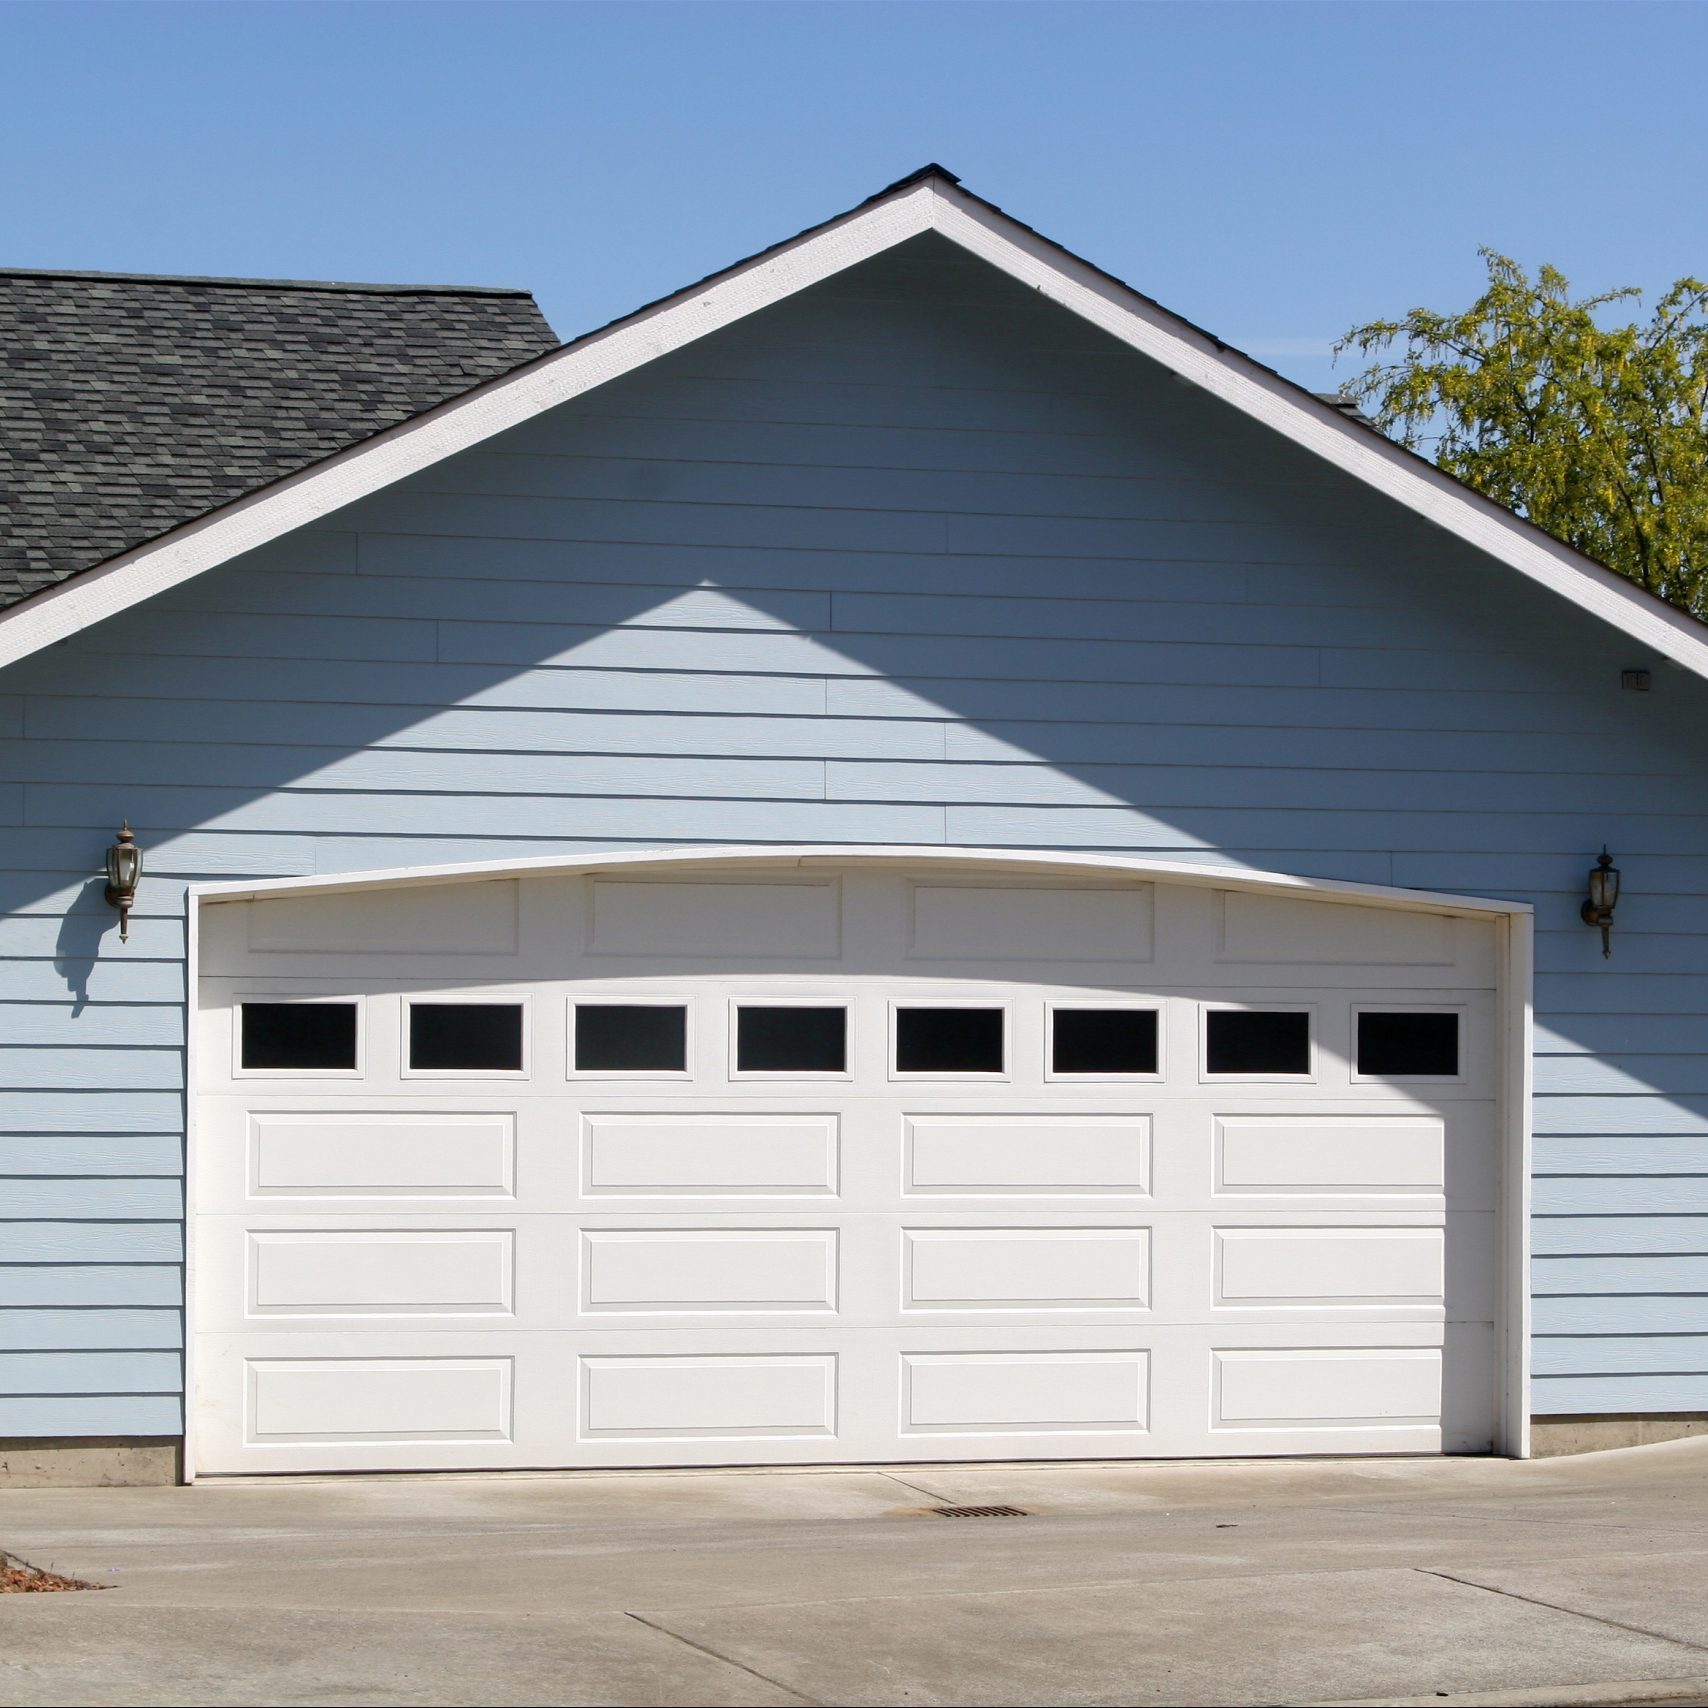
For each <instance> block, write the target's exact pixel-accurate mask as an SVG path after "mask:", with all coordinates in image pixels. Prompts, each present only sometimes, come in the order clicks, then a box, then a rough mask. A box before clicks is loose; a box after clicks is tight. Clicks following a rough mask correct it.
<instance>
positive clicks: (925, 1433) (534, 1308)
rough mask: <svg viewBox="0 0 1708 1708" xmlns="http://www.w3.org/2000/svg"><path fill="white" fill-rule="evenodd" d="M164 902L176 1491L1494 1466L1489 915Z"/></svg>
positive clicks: (1109, 907)
mask: <svg viewBox="0 0 1708 1708" xmlns="http://www.w3.org/2000/svg"><path fill="white" fill-rule="evenodd" d="M192 905H193V906H194V907H196V908H197V909H198V920H197V926H198V931H197V936H198V954H197V969H196V972H197V1002H196V1019H195V1031H194V1039H195V1044H194V1076H195V1098H194V1102H195V1117H194V1131H193V1143H192V1150H193V1157H192V1221H193V1229H192V1239H193V1252H194V1274H193V1293H192V1313H193V1329H192V1348H191V1354H192V1365H193V1396H194V1397H193V1413H194V1420H193V1446H192V1463H193V1464H194V1466H195V1467H196V1468H197V1469H198V1470H199V1471H200V1472H202V1473H204V1474H218V1473H253V1472H257V1471H327V1470H379V1469H385V1470H406V1469H443V1468H475V1467H478V1468H505V1467H516V1468H521V1467H561V1466H624V1465H711V1464H741V1463H836V1462H848V1463H860V1462H881V1461H891V1462H895V1461H916V1462H917V1461H923V1460H970V1459H1017V1458H1045V1459H1047V1458H1092V1457H1105V1458H1134V1457H1174V1456H1206V1455H1262V1454H1300V1453H1396V1452H1408V1453H1409V1452H1437V1451H1446V1452H1483V1451H1489V1450H1491V1449H1497V1448H1498V1449H1503V1450H1506V1451H1521V1450H1522V1442H1521V1439H1519V1438H1517V1436H1516V1434H1515V1431H1516V1428H1517V1420H1516V1419H1515V1417H1514V1415H1513V1413H1514V1404H1513V1397H1514V1393H1515V1391H1516V1392H1518V1393H1520V1394H1521V1381H1522V1376H1521V1372H1520V1373H1519V1382H1518V1383H1517V1384H1515V1383H1514V1381H1513V1379H1512V1377H1513V1363H1514V1357H1515V1354H1516V1353H1517V1352H1518V1350H1519V1349H1518V1348H1517V1347H1515V1345H1514V1333H1513V1324H1512V1322H1511V1320H1510V1319H1511V1315H1512V1312H1513V1308H1514V1307H1513V1302H1512V1291H1511V1288H1510V1286H1509V1285H1507V1284H1505V1282H1503V1277H1510V1274H1511V1272H1512V1268H1513V1264H1514V1260H1515V1259H1516V1260H1518V1261H1519V1262H1521V1261H1522V1255H1523V1254H1522V1250H1521V1249H1515V1246H1514V1241H1515V1240H1519V1241H1521V1235H1520V1234H1518V1233H1517V1232H1516V1231H1515V1228H1514V1224H1515V1222H1516V1225H1517V1226H1518V1227H1521V1225H1522V1216H1521V1214H1520V1215H1519V1216H1518V1217H1516V1218H1515V1217H1514V1216H1513V1215H1512V1214H1511V1213H1510V1212H1511V1211H1512V1210H1513V1209H1514V1206H1511V1205H1508V1206H1506V1211H1507V1212H1508V1213H1507V1214H1505V1215H1504V1217H1503V1206H1502V1203H1501V1199H1500V1181H1501V1178H1502V1174H1503V1167H1502V1162H1503V1146H1504V1147H1505V1155H1506V1157H1507V1159H1508V1169H1509V1172H1510V1160H1511V1156H1512V1135H1513V1133H1514V1124H1513V1115H1514V1113H1515V1110H1514V1108H1513V1103H1514V1099H1515V1098H1520V1099H1521V1091H1520V1090H1519V1089H1518V1088H1517V1087H1516V1086H1515V1083H1514V1076H1513V1070H1512V1068H1511V1065H1510V1064H1511V1062H1512V1061H1513V1059H1514V1038H1513V1029H1514V1026H1515V1025H1518V1027H1519V1031H1520V1033H1521V1032H1522V1026H1521V1023H1520V1022H1519V1021H1517V1020H1515V1018H1514V1016H1515V1014H1519V1013H1521V1012H1522V1010H1521V1007H1520V1006H1519V1005H1520V1004H1521V1002H1522V993H1521V992H1515V991H1513V990H1511V989H1510V988H1508V986H1509V985H1510V982H1511V980H1512V979H1513V976H1514V975H1513V973H1512V971H1511V962H1512V959H1513V957H1512V952H1511V941H1510V939H1511V937H1512V935H1513V933H1514V931H1515V929H1516V928H1515V927H1514V925H1513V924H1512V921H1511V915H1510V911H1508V910H1502V909H1500V908H1498V907H1495V906H1493V905H1492V904H1477V903H1473V902H1457V903H1455V902H1450V901H1448V900H1447V899H1446V898H1439V899H1437V898H1427V899H1426V898H1416V897H1409V896H1401V895H1400V894H1399V893H1398V892H1393V893H1390V894H1382V893H1379V892H1372V891H1359V892H1348V891H1343V892H1328V891H1324V890H1318V889H1310V888H1305V887H1302V886H1297V885H1291V886H1289V885H1288V884H1287V883H1286V881H1285V880H1266V879H1261V878H1246V877H1243V876H1239V875H1235V874H1230V873H1226V872H1221V873H1210V872H1203V871H1197V872H1192V871H1183V870H1181V869H1178V868H1175V869H1167V868H1164V869H1158V870H1152V871H1143V870H1139V869H1136V863H1115V862H1109V863H1097V862H1070V861H1036V862H1014V861H1001V860H995V859H977V858H972V857H966V856H962V857H941V856H939V857H936V858H929V859H928V858H926V857H925V856H923V855H919V856H913V857H910V856H904V855H895V854H890V855H886V856H882V857H874V856H870V855H865V854H860V853H855V852H846V853H826V854H824V855H822V856H819V857H817V858H811V859H803V858H801V857H799V856H793V857H790V858H787V859H781V858H779V857H778V856H776V855H775V854H774V853H773V854H770V855H765V856H754V857H749V858H734V857H729V856H724V857H721V858H719V857H712V858H700V859H693V860H687V859H683V858H681V857H680V856H677V857H675V858H673V859H670V860H663V859H652V860H636V859H634V858H632V857H630V858H626V859H615V860H611V861H607V862H593V863H589V864H585V865H579V866H575V867H569V866H565V867H561V868H553V867H549V866H543V865H540V864H537V863H536V864H533V865H530V866H528V867H523V868H518V869H514V870H511V871H508V872H482V873H474V874H465V875H457V876H449V877H440V878H438V879H436V880H435V881H430V882H424V881H421V878H420V876H419V875H413V876H411V877H409V878H407V879H399V880H394V881H390V882H365V883H350V884H346V885H341V886H329V885H323V884H313V883H310V884H307V885H303V884H294V885H280V886H277V887H276V888H273V889H252V890H248V891H244V892H240V893H224V894H221V893H204V894H202V895H201V896H200V897H198V898H196V899H195V900H194V901H193V902H192ZM1503 969H1504V970H1503ZM1518 1043H1519V1044H1520V1046H1521V1044H1522V1039H1521V1037H1520V1039H1519V1040H1518ZM1517 1132H1518V1134H1519V1137H1520V1140H1521V1134H1522V1127H1521V1125H1520V1126H1519V1128H1518V1129H1517ZM1516 1208H1518V1209H1519V1210H1520V1211H1521V1209H1522V1206H1517V1207H1516Z"/></svg>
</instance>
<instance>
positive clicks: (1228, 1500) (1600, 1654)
mask: <svg viewBox="0 0 1708 1708" xmlns="http://www.w3.org/2000/svg"><path fill="white" fill-rule="evenodd" d="M994 1503H1000V1504H1005V1505H1014V1506H1019V1507H1021V1508H1023V1509H1024V1510H1025V1511H1026V1513H1027V1514H1028V1515H1029V1516H1026V1517H1023V1518H966V1519H960V1518H957V1519H949V1518H942V1517H938V1516H936V1515H935V1514H933V1513H931V1512H930V1511H929V1510H928V1509H929V1508H931V1507H933V1506H937V1505H943V1504H994ZM0 1546H4V1547H5V1548H7V1549H10V1550H11V1551H12V1552H14V1553H16V1554H19V1555H21V1556H22V1557H23V1558H25V1559H27V1560H30V1561H32V1562H34V1563H35V1564H37V1565H41V1566H51V1567H53V1568H55V1569H57V1570H60V1571H63V1572H68V1573H71V1574H73V1575H76V1576H79V1577H87V1578H90V1579H93V1580H95V1581H97V1582H101V1583H110V1584H113V1585H115V1586H117V1587H116V1588H114V1589H112V1590H109V1591H107V1592H105V1593H102V1594H65V1595H11V1596H4V1597H0V1701H5V1702H8V1703H17V1704H34V1703H225V1702H229V1703H393V1702H419V1703H489V1702H502V1703H706V1704H712V1703H756V1704H768V1703H794V1702H816V1703H1096V1702H1109V1703H1153V1702H1154V1703H1177V1702H1203V1703H1224V1702H1228V1703H1233V1702H1258V1703H1271V1702H1346V1701H1368V1700H1376V1701H1387V1702H1393V1701H1405V1700H1408V1699H1414V1698H1415V1699H1420V1700H1423V1701H1427V1702H1430V1703H1432V1704H1434V1703H1439V1702H1441V1701H1442V1700H1443V1699H1444V1698H1445V1699H1446V1700H1448V1701H1453V1700H1455V1699H1456V1700H1459V1701H1485V1702H1487V1701H1501V1702H1510V1701H1525V1702H1528V1701H1542V1702H1586V1703H1587V1702H1651V1701H1674V1702H1677V1701H1695V1702H1702V1701H1708V1440H1695V1441H1683V1442H1675V1443H1669V1444H1667V1445H1665V1446H1657V1447H1642V1448H1634V1449H1631V1450H1629V1451H1625V1452H1617V1453H1602V1454H1594V1455H1589V1456H1586V1457H1584V1458H1579V1459H1553V1460H1545V1461H1541V1462H1535V1463H1531V1464H1528V1465H1514V1464H1508V1463H1504V1462H1500V1461H1492V1460H1470V1459H1460V1460H1374V1461H1373V1460H1362V1461H1349V1460H1340V1461H1334V1460H1315V1461H1304V1462H1297V1461H1295V1462H1284V1463H1276V1464H1268V1465H1262V1464H1259V1465H1252V1464H1243V1465H1236V1464H1195V1465H1180V1464H1150V1465H1120V1466H1116V1465H1064V1466H1049V1467H1043V1466H1033V1465H1027V1466H985V1467H976V1468H958V1467H943V1466H934V1467H920V1468H910V1467H896V1468H892V1469H883V1470H848V1471H816V1472H815V1471H778V1472H719V1473H707V1472H695V1473H687V1472H677V1473H670V1472H662V1473H650V1474H645V1473H590V1474H582V1475H571V1476H516V1477H507V1478H478V1477H438V1478H426V1479H416V1480H406V1479H356V1478H349V1479H337V1480H332V1479H321V1480H316V1481H307V1480H289V1481H284V1482H246V1483H230V1482H228V1483H222V1484H217V1485H215V1484H203V1485H199V1486H198V1487H196V1488H193V1489H104V1490H83V1489H80V1490H21V1491H13V1492H8V1493H3V1494H0Z"/></svg>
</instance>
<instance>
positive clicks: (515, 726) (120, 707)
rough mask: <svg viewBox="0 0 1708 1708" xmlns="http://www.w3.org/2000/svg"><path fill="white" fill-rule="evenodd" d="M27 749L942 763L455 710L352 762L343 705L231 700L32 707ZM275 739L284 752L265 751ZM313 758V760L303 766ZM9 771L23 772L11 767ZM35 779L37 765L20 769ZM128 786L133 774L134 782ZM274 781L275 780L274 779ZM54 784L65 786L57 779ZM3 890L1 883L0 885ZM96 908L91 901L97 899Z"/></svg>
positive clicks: (819, 730)
mask: <svg viewBox="0 0 1708 1708" xmlns="http://www.w3.org/2000/svg"><path fill="white" fill-rule="evenodd" d="M30 716H31V735H30V745H31V746H34V745H35V743H36V742H38V741H39V742H41V743H42V744H43V745H46V746H52V747H53V748H55V749H56V750H57V751H59V752H75V751H77V750H79V749H80V748H81V747H82V746H83V744H84V743H86V742H88V741H92V740H105V739H106V735H105V732H104V731H103V730H102V728H101V726H102V724H103V722H104V721H105V720H106V719H107V718H108V717H109V716H110V717H113V718H116V719H121V720H122V722H123V728H124V729H125V731H126V733H127V735H129V736H131V737H133V738H135V740H136V741H137V742H138V743H141V744H144V745H145V747H146V748H147V749H149V750H152V751H155V752H158V751H159V748H160V745H161V744H162V743H172V744H182V745H183V746H184V748H185V750H186V752H187V753H191V754H194V753H198V752H201V751H203V750H204V743H205V738H206V734H207V731H208V729H209V728H210V727H212V728H216V729H218V731H219V732H220V735H221V738H222V747H224V748H229V747H230V746H231V744H236V743H254V744H258V745H260V746H262V747H263V748H264V749H265V751H266V754H267V756H268V758H269V760H273V758H274V756H275V755H278V754H300V755H302V756H303V762H304V763H305V764H310V765H317V766H323V765H325V764H326V762H327V761H326V754H325V753H324V752H320V753H315V750H316V749H331V750H333V751H335V752H337V753H339V754H347V755H348V757H350V758H351V759H354V758H357V757H362V758H365V759H367V760H368V761H369V763H371V764H373V765H375V766H376V767H377V766H381V765H384V764H386V763H388V762H389V760H388V759H387V757H386V755H387V753H388V751H389V750H391V749H396V748H403V749H410V750H415V751H418V752H421V753H457V754H481V755H485V754H493V753H516V754H539V753H548V754H595V753H609V754H617V753H633V754H678V755H681V754H709V755H718V756H725V757H730V758H735V757H740V756H751V757H763V758H777V759H795V758H805V759H841V758H862V759H889V760H899V759H941V758H942V757H943V755H944V751H945V745H946V744H945V739H944V737H945V731H946V729H948V728H949V727H952V726H950V725H949V724H948V723H947V722H946V720H943V719H924V718H918V719H901V718H882V719H880V718H829V717H801V716H774V717H765V716H753V717H745V716H741V715H737V714H734V713H729V712H722V713H719V712H711V713H705V714H698V713H691V712H639V711H585V712H583V711H542V710H533V709H527V708H522V707H502V706H482V707H465V706H457V707H454V708H452V709H450V710H448V711H442V712H435V711H431V710H426V709H424V708H421V707H408V708H404V707H399V708H397V709H396V727H395V728H386V729H384V730H383V731H381V733H379V734H377V735H376V736H374V738H373V740H372V742H371V744H370V747H369V748H368V749H367V750H365V751H364V752H362V753H361V754H359V755H358V754H357V753H352V752H350V744H351V739H352V735H353V733H356V732H355V731H353V729H352V725H353V722H355V721H357V720H356V715H355V714H353V713H352V712H351V710H350V709H349V708H348V707H345V706H342V705H295V706H290V707H287V708H283V709H281V708H280V707H279V706H278V705H276V704H261V705H256V704H252V703H248V702H243V701H236V700H217V701H211V702H210V701H187V700H186V701H176V700H142V699H134V698H132V699H123V700H118V701H115V702H111V703H110V704H108V705H96V706H90V705H89V704H88V703H87V702H84V701H81V700H73V699H69V698H66V697H65V696H63V695H61V696H47V695H35V696H32V697H31V699H30ZM281 736H284V737H287V738H288V741H289V743H290V745H289V746H275V745H273V744H275V743H277V742H278V741H279V739H280V737H281ZM311 755H312V757H311ZM12 762H13V763H14V764H20V765H21V764H23V763H25V760H24V759H20V758H18V757H17V756H13V761H12ZM28 762H29V763H31V764H32V765H34V766H35V768H36V774H37V775H38V776H40V775H44V774H45V773H43V772H42V770H41V768H40V762H39V760H36V759H35V758H34V757H33V756H30V757H29V760H28ZM133 774H134V773H133ZM274 775H275V776H276V775H277V773H276V772H275V773H274ZM61 780H63V779H61ZM0 881H3V880H0ZM95 900H96V902H97V903H98V902H99V897H96V898H95Z"/></svg>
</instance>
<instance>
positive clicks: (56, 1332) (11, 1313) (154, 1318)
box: [0, 1308, 184, 1352]
mask: <svg viewBox="0 0 1708 1708" xmlns="http://www.w3.org/2000/svg"><path fill="white" fill-rule="evenodd" d="M183 1344H184V1319H183V1313H182V1312H181V1311H176V1310H87V1309H85V1310H12V1309H6V1308H0V1346H5V1347H7V1348H9V1349H10V1350H12V1351H15V1352H37V1351H62V1352H120V1351H147V1350H160V1351H172V1352H177V1351H180V1350H182V1348H183Z"/></svg>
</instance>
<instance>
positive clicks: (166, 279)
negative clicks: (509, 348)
mask: <svg viewBox="0 0 1708 1708" xmlns="http://www.w3.org/2000/svg"><path fill="white" fill-rule="evenodd" d="M0 279H43V280H58V279H66V280H78V279H81V280H89V281H93V282H98V283H104V284H125V285H200V286H205V287H210V288H212V289H215V290H261V291H321V292H361V293H363V294H365V295H378V296H459V297H531V296H532V295H533V294H534V293H533V292H532V291H529V290H525V289H522V288H520V287H518V286H513V285H387V284H367V283H363V282H361V281H359V280H347V279H243V278H222V277H220V276H218V275H215V274H200V273H103V272H96V271H93V270H89V269H85V268H79V267H0Z"/></svg>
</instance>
